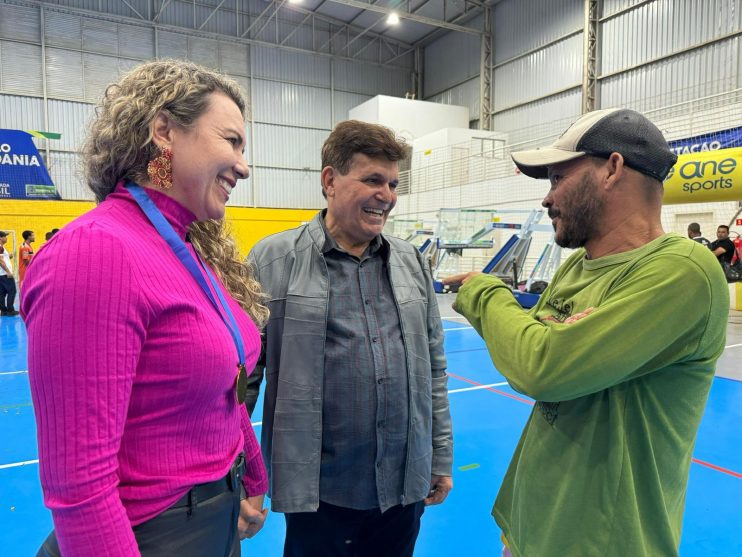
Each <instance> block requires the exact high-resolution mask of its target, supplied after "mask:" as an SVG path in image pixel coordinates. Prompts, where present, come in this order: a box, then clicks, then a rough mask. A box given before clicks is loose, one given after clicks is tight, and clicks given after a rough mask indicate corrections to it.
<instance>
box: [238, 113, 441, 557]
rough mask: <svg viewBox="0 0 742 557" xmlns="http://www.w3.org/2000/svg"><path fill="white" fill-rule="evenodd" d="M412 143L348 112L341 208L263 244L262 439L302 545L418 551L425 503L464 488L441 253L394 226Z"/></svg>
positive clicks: (289, 545)
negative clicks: (455, 477) (438, 267)
mask: <svg viewBox="0 0 742 557" xmlns="http://www.w3.org/2000/svg"><path fill="white" fill-rule="evenodd" d="M406 152H407V146H406V144H405V143H403V142H402V141H400V140H398V139H397V138H396V137H395V136H394V134H393V132H392V131H391V130H389V129H387V128H385V127H383V126H378V125H374V124H368V123H365V122H359V121H346V122H341V123H340V124H338V125H337V126H336V127H335V129H334V130H333V131H332V133H331V134H330V136H329V137H328V138H327V140H326V141H325V144H324V146H323V148H322V167H323V168H322V174H321V177H322V191H323V194H324V196H325V198H326V199H327V209H326V210H324V211H322V212H320V213H319V214H317V216H316V217H315V218H314V219H313V220H312V221H311V222H310V223H309V224H307V225H304V226H300V227H299V228H296V229H294V230H289V231H286V232H282V233H279V234H275V235H273V236H269V237H268V238H266V239H264V240H262V241H261V242H259V243H258V244H257V245H256V246H255V247H254V248H253V250H252V251H251V252H250V256H249V259H250V261H251V262H252V263H253V265H254V268H255V269H256V275H257V278H258V280H259V281H260V283H261V284H262V285H263V287H264V288H265V290H266V292H267V293H268V294H269V295H270V298H271V302H270V308H271V313H272V317H271V320H270V321H269V322H268V324H267V327H266V329H265V333H264V344H265V350H264V353H263V355H262V356H261V360H260V362H259V366H258V368H257V369H256V371H255V373H254V374H253V375H252V376H251V377H250V383H251V384H250V394H249V396H248V409H249V410H250V411H251V412H252V408H253V407H254V405H255V401H256V400H257V397H258V391H259V388H260V382H261V379H262V376H263V372H264V371H265V377H266V388H265V404H264V409H263V432H262V448H263V454H264V456H265V459H266V462H267V463H268V471H269V476H270V489H271V491H270V496H271V505H272V508H273V510H274V511H277V512H282V513H285V518H286V540H285V545H284V555H285V556H287V557H299V556H304V557H317V556H320V555H321V556H322V557H336V556H337V557H340V556H343V557H349V556H356V557H365V556H367V557H379V556H382V555H383V556H390V557H391V556H394V557H405V556H411V555H412V553H413V551H414V547H415V541H416V540H417V535H418V532H419V528H420V517H421V516H422V514H423V510H424V506H425V505H426V504H428V505H433V504H438V503H441V502H443V500H444V499H445V498H446V496H447V495H448V492H449V490H450V489H451V487H452V486H453V483H452V481H451V466H452V460H453V439H452V434H451V417H450V414H449V405H448V394H447V387H446V386H447V376H446V359H445V355H444V352H443V330H442V326H441V319H440V315H439V313H438V306H437V303H436V299H435V293H434V291H433V283H432V279H431V276H430V271H429V268H428V265H427V264H426V262H425V261H424V260H423V258H422V257H421V255H420V254H419V253H418V251H417V250H416V249H415V248H414V246H412V245H411V244H410V243H408V242H405V241H402V240H399V239H397V238H392V237H386V236H384V235H382V233H381V231H382V229H383V227H384V223H385V222H386V219H387V216H388V215H389V212H390V211H391V210H392V209H393V208H394V205H395V203H396V200H397V194H396V191H395V190H396V187H397V182H398V180H399V168H398V161H399V160H401V159H402V158H404V156H405V155H406Z"/></svg>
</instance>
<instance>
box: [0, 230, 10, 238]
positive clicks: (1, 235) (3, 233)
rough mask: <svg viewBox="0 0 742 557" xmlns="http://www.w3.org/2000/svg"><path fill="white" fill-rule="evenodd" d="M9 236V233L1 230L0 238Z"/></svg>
mask: <svg viewBox="0 0 742 557" xmlns="http://www.w3.org/2000/svg"><path fill="white" fill-rule="evenodd" d="M7 235H8V233H7V232H5V230H0V238H5V237H6V236H7Z"/></svg>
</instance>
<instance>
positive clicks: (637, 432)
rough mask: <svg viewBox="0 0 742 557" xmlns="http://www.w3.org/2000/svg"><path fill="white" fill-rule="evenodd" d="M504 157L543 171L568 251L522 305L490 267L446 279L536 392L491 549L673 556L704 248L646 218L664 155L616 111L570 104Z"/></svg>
mask: <svg viewBox="0 0 742 557" xmlns="http://www.w3.org/2000/svg"><path fill="white" fill-rule="evenodd" d="M512 156H513V160H514V161H515V163H516V164H517V165H518V168H519V169H520V170H521V172H523V173H524V174H526V175H528V176H531V177H534V178H548V179H549V181H550V182H551V189H550V190H549V193H548V194H547V195H546V197H545V198H544V200H543V202H542V205H543V206H544V207H546V208H547V209H548V213H549V216H550V217H551V219H552V224H553V226H554V230H555V238H556V242H557V244H559V245H560V246H562V247H567V248H579V249H577V251H575V253H573V254H572V255H571V256H570V257H569V258H568V259H567V260H566V261H565V262H564V263H563V264H562V265H561V267H560V268H559V269H558V271H557V272H556V274H555V276H554V279H553V280H552V281H551V283H550V284H549V286H548V288H547V289H546V290H545V291H544V293H543V294H542V295H541V297H540V299H539V301H538V303H537V304H536V306H534V307H533V308H532V309H531V310H530V311H528V312H525V311H524V310H523V309H522V308H521V307H520V306H519V305H518V303H517V302H516V301H515V299H514V297H513V295H512V292H511V290H510V287H509V286H507V285H505V284H504V283H503V282H502V281H501V280H499V279H497V278H496V277H493V276H490V275H479V276H472V275H460V276H456V277H451V278H450V279H448V280H447V282H449V281H450V282H454V281H462V280H463V281H465V284H464V285H463V286H462V288H461V289H460V291H459V294H458V297H457V298H456V303H455V309H456V310H457V311H459V312H460V313H461V314H462V315H464V316H465V317H466V318H467V319H468V320H469V321H470V322H471V324H472V325H473V326H474V328H475V329H476V330H477V331H478V332H479V334H480V335H482V337H483V338H484V340H485V342H486V344H487V348H488V350H489V352H490V355H491V357H492V360H493V362H494V364H495V366H496V367H497V369H498V370H499V371H500V372H501V373H502V374H503V375H504V376H505V377H506V378H507V380H508V382H509V383H510V385H511V386H512V387H513V388H514V389H515V390H517V391H519V392H521V393H524V394H526V395H528V396H530V397H532V398H534V399H536V401H537V402H536V404H535V405H534V407H533V410H532V412H531V415H530V417H529V419H528V422H527V423H526V425H525V428H524V430H523V434H522V436H521V438H520V441H519V442H518V445H517V447H516V449H515V454H514V455H513V459H512V461H511V462H510V466H509V468H508V471H507V473H506V475H505V478H504V480H503V483H502V486H501V488H500V492H499V493H498V495H497V500H496V501H495V505H494V508H493V509H492V514H493V516H494V517H495V520H496V521H497V524H498V525H499V526H500V528H501V529H502V531H503V533H504V536H505V538H506V541H507V543H508V545H509V548H506V550H505V552H504V554H505V555H510V554H512V555H513V556H515V557H522V556H528V557H530V556H538V557H564V556H567V555H569V556H572V555H580V556H582V555H585V556H587V555H631V556H632V557H643V556H644V557H656V556H658V555H662V556H673V555H678V546H679V544H680V533H681V528H682V519H683V509H684V506H685V495H686V488H687V482H688V472H689V468H690V464H691V456H692V453H693V445H694V442H695V438H696V433H697V431H698V425H699V423H700V421H701V416H702V415H703V410H704V407H705V405H706V400H707V398H708V393H709V389H710V387H711V382H712V380H713V377H714V370H715V367H716V360H717V359H718V358H719V356H720V355H721V353H722V351H723V350H724V337H725V333H726V322H727V315H728V312H729V292H728V289H727V286H726V284H725V282H724V277H723V275H722V272H721V269H720V267H719V265H716V264H714V261H713V256H712V254H711V252H710V251H709V250H708V249H706V248H705V247H703V246H701V245H699V244H697V243H694V242H688V241H686V240H685V238H683V237H682V236H680V235H678V234H666V233H665V232H664V231H663V229H662V221H661V218H660V217H661V208H662V197H663V188H662V182H663V180H664V179H665V177H666V176H667V173H668V172H669V170H670V168H671V167H672V166H673V164H674V163H675V161H676V158H677V157H676V155H675V154H674V153H673V152H672V151H670V149H669V147H668V145H667V142H666V141H665V139H664V138H663V137H662V134H661V132H660V131H659V130H658V129H657V128H656V127H655V126H654V124H652V123H651V122H650V121H649V120H647V119H646V118H645V117H644V116H642V115H641V114H639V113H638V112H635V111H633V110H626V109H609V110H599V111H595V112H590V113H587V114H584V115H583V116H582V117H581V118H580V119H579V120H577V121H576V122H575V123H574V124H573V125H572V126H571V127H570V128H569V129H568V130H567V131H566V132H565V133H564V134H562V136H561V137H560V138H559V139H558V140H557V141H556V142H555V143H554V144H553V145H552V146H551V147H548V148H545V149H539V150H535V151H524V152H519V153H513V155H512ZM681 299H682V301H679V300H681Z"/></svg>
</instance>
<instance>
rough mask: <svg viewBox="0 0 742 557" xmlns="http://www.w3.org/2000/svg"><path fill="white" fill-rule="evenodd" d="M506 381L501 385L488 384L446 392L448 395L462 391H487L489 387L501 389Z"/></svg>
mask: <svg viewBox="0 0 742 557" xmlns="http://www.w3.org/2000/svg"><path fill="white" fill-rule="evenodd" d="M507 384H508V382H507V381H503V382H502V383H490V384H489V385H477V386H476V387H466V388H464V389H453V390H452V391H448V394H449V395H450V394H452V393H463V392H464V391H478V390H480V389H489V388H490V387H502V386H503V385H507Z"/></svg>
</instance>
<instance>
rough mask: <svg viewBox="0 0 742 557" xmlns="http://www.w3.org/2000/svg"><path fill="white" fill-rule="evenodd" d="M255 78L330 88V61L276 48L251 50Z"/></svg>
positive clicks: (323, 57)
mask: <svg viewBox="0 0 742 557" xmlns="http://www.w3.org/2000/svg"><path fill="white" fill-rule="evenodd" d="M253 67H254V76H255V77H266V78H269V79H276V80H280V81H288V82H293V83H301V84H305V85H318V86H321V87H328V88H329V87H330V59H329V58H327V57H325V56H311V55H309V54H301V53H298V52H287V51H285V50H281V49H278V48H265V47H261V46H257V47H254V48H253Z"/></svg>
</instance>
